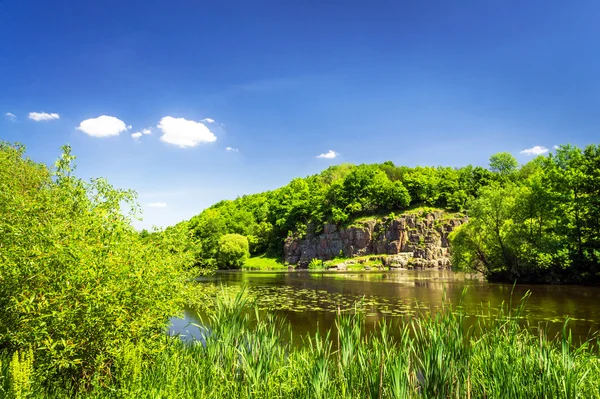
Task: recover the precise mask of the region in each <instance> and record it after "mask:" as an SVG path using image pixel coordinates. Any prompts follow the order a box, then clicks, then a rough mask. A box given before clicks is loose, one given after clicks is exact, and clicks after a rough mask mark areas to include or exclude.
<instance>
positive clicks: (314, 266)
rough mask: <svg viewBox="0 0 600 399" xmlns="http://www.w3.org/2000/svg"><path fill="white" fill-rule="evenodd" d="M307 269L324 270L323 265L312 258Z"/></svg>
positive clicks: (318, 260)
mask: <svg viewBox="0 0 600 399" xmlns="http://www.w3.org/2000/svg"><path fill="white" fill-rule="evenodd" d="M308 268H309V269H312V270H318V269H325V264H324V263H323V261H322V260H321V259H317V258H312V259H311V260H310V263H309V264H308Z"/></svg>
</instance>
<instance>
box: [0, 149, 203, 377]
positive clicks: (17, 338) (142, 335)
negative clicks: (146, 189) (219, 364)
mask: <svg viewBox="0 0 600 399" xmlns="http://www.w3.org/2000/svg"><path fill="white" fill-rule="evenodd" d="M23 152H24V149H23V148H22V147H20V146H18V145H9V144H6V143H0V248H1V250H0V348H4V349H5V350H8V351H9V352H14V353H17V352H19V353H27V351H29V350H33V354H32V358H34V359H35V364H34V366H35V368H36V370H37V371H39V372H40V373H41V374H42V375H44V376H45V377H46V378H47V379H49V380H51V379H55V380H60V379H61V378H62V379H63V381H65V382H68V383H69V384H72V383H73V382H74V381H75V382H77V381H81V380H82V379H84V380H89V379H91V376H92V375H94V374H95V375H96V377H97V376H98V375H109V374H110V368H111V367H112V365H113V364H114V360H115V358H116V356H117V355H118V352H119V350H120V348H121V347H123V345H125V344H126V343H129V342H135V343H138V344H144V345H145V347H146V348H147V349H148V350H149V351H151V350H153V349H157V345H160V342H161V341H160V340H154V339H153V338H155V337H157V336H161V335H162V334H163V331H164V328H165V327H166V325H167V323H168V320H169V317H171V316H173V315H175V314H177V313H179V312H180V309H181V308H182V303H183V295H184V291H185V285H184V282H185V279H186V277H185V275H184V274H183V273H182V269H183V268H184V267H186V266H189V264H190V262H191V261H192V257H191V256H190V255H189V252H188V251H185V250H184V249H183V248H185V245H184V246H182V243H185V242H186V240H187V239H188V237H187V235H186V233H184V231H187V230H183V229H170V231H168V232H164V233H161V234H150V235H148V236H146V237H144V236H143V235H140V234H138V233H137V232H136V231H135V230H134V229H133V228H132V227H131V223H130V222H131V220H132V218H133V217H135V215H136V213H135V212H136V210H137V205H136V204H135V202H134V200H135V194H134V193H133V192H130V191H123V190H117V189H115V188H113V187H112V186H111V185H109V184H108V183H107V182H106V181H105V180H103V179H95V180H92V181H91V182H89V183H88V182H84V181H82V180H80V179H78V178H76V177H74V176H73V175H72V171H73V169H74V167H73V164H72V163H73V160H74V157H73V156H71V152H70V148H69V147H68V146H65V147H63V154H62V157H61V158H60V159H59V160H58V161H57V163H56V164H55V167H54V169H48V168H47V167H45V166H44V165H41V164H36V163H34V162H32V161H30V160H28V159H25V158H24V157H23ZM123 204H125V207H123V206H122V205H123ZM124 209H128V210H129V213H127V214H124Z"/></svg>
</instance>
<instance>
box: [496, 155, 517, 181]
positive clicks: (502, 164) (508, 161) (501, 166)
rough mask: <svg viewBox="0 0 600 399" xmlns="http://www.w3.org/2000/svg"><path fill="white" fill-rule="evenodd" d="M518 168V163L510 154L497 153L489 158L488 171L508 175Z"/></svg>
mask: <svg viewBox="0 0 600 399" xmlns="http://www.w3.org/2000/svg"><path fill="white" fill-rule="evenodd" d="M518 167H519V162H517V160H516V158H515V157H514V156H512V154H511V153H510V152H499V153H497V154H494V155H492V156H491V157H490V169H491V170H492V171H493V172H498V173H500V174H501V175H508V174H510V173H512V172H515V171H516V170H517V168H518Z"/></svg>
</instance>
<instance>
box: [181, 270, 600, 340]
mask: <svg viewBox="0 0 600 399" xmlns="http://www.w3.org/2000/svg"><path fill="white" fill-rule="evenodd" d="M215 283H217V284H223V285H226V286H234V287H241V286H245V287H246V289H247V291H248V292H249V293H250V294H252V295H253V297H255V298H256V300H257V304H258V306H259V308H260V309H263V310H265V311H272V312H275V313H276V314H278V315H280V316H283V317H285V318H286V319H287V320H288V321H289V322H290V324H291V327H292V331H293V332H294V334H295V335H296V336H300V335H303V334H305V333H307V332H310V333H314V332H315V331H316V330H317V329H318V330H320V331H326V330H328V329H330V328H332V327H333V326H334V323H335V317H336V312H337V311H338V309H339V310H342V311H343V310H349V309H353V308H354V307H355V306H361V307H362V308H363V309H364V312H365V314H366V318H367V329H368V330H369V329H371V330H372V329H373V328H375V326H376V325H377V322H378V321H379V320H382V319H391V320H402V316H404V317H411V316H415V315H416V314H418V313H419V312H425V311H436V310H437V309H439V308H440V307H441V306H442V304H443V303H451V304H452V305H454V306H456V305H459V304H460V305H461V306H463V308H464V311H465V312H466V313H467V314H468V315H471V316H476V315H482V314H483V315H485V314H488V311H489V310H490V309H491V311H492V314H493V313H494V312H495V311H496V310H497V309H498V308H500V307H501V306H502V304H503V303H504V304H509V303H510V302H511V299H512V302H513V305H515V304H516V303H518V302H519V301H520V299H521V298H522V297H523V296H524V295H525V294H526V292H527V291H531V296H530V298H529V299H528V301H527V305H526V308H525V309H526V312H525V313H526V317H527V321H528V322H529V325H530V326H538V325H543V326H547V328H548V330H549V332H550V334H551V335H554V334H556V333H558V332H560V331H561V328H562V325H563V323H564V321H565V320H566V318H567V317H568V318H569V320H570V321H569V327H570V328H571V330H572V331H573V334H574V336H575V337H578V339H585V338H586V337H588V335H589V333H590V332H591V331H598V330H600V288H598V287H583V286H566V285H563V286H559V285H516V286H514V287H513V285H510V284H492V283H488V282H486V281H483V280H482V279H480V278H476V277H475V276H473V275H468V274H462V273H453V272H450V271H438V270H424V271H382V272H380V271H365V272H326V271H325V272H313V271H306V270H304V271H281V272H279V271H278V272H239V271H232V272H228V271H220V272H217V273H216V274H214V275H213V276H210V277H208V278H203V279H201V280H199V281H198V284H215ZM200 319H201V316H200V315H198V314H196V313H195V312H194V311H192V310H191V309H185V312H184V318H183V319H172V326H171V329H170V332H171V333H172V334H173V333H181V334H182V335H193V336H196V337H197V336H198V335H199V333H198V329H197V327H194V326H191V325H189V324H190V323H198V324H201V321H200ZM472 319H473V318H472Z"/></svg>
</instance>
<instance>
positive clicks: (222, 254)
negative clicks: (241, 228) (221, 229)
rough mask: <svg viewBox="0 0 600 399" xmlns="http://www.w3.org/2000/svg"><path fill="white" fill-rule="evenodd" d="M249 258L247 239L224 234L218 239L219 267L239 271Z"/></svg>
mask: <svg viewBox="0 0 600 399" xmlns="http://www.w3.org/2000/svg"><path fill="white" fill-rule="evenodd" d="M249 256H250V250H249V245H248V239H247V238H246V237H244V236H242V235H240V234H225V235H224V236H222V237H221V238H219V253H218V254H217V261H218V263H219V266H220V267H223V268H226V269H239V268H241V267H242V266H244V262H246V259H248V257H249Z"/></svg>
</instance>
